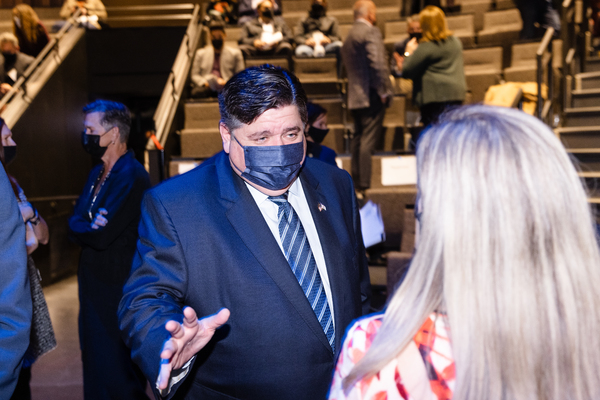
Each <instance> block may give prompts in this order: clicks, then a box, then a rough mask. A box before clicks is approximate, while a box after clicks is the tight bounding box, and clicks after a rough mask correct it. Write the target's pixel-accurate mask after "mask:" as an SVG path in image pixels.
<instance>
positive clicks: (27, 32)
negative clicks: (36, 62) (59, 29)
mask: <svg viewBox="0 0 600 400" xmlns="http://www.w3.org/2000/svg"><path fill="white" fill-rule="evenodd" d="M12 16H13V33H14V34H15V36H16V37H17V39H19V48H20V50H21V52H22V53H25V54H27V55H30V56H32V57H37V55H38V54H40V52H41V51H42V50H43V49H44V47H46V45H47V44H48V42H49V41H50V38H49V37H48V31H46V27H45V26H44V24H42V23H41V21H40V19H39V18H38V16H37V14H36V13H35V11H34V10H33V8H31V6H29V5H27V4H19V5H17V6H16V7H15V8H13V9H12Z"/></svg>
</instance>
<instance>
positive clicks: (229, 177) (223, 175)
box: [217, 153, 331, 351]
mask: <svg viewBox="0 0 600 400" xmlns="http://www.w3.org/2000/svg"><path fill="white" fill-rule="evenodd" d="M223 154H224V157H222V159H221V160H219V161H218V162H219V165H218V167H217V174H218V175H219V184H220V185H221V197H222V198H224V199H226V200H229V201H231V207H230V208H229V209H228V210H227V212H226V216H227V219H228V220H229V222H230V223H231V225H232V226H233V228H234V229H235V231H236V232H237V233H238V235H239V236H240V238H241V240H242V242H243V243H244V245H245V246H246V247H247V248H248V249H249V250H250V251H251V252H252V254H253V255H254V257H255V258H256V260H257V261H258V263H259V264H260V265H261V266H262V268H264V270H265V271H266V272H267V274H268V275H269V276H270V277H271V279H273V281H274V282H275V284H276V285H277V286H278V287H279V288H280V289H281V291H282V293H283V294H284V296H285V297H286V298H287V299H288V300H289V301H290V303H291V304H292V305H293V306H294V308H295V309H296V311H297V312H298V313H299V314H300V316H301V317H302V319H303V320H304V321H305V322H306V324H307V325H308V326H309V327H310V329H311V330H312V331H313V333H314V334H315V336H317V338H318V339H319V340H320V341H321V342H322V343H323V345H324V346H326V348H327V349H329V351H331V347H330V346H329V342H328V341H327V336H325V333H324V332H323V328H322V327H321V324H320V323H319V320H318V319H317V317H316V315H315V313H314V311H313V309H312V307H311V306H310V303H309V302H308V300H307V298H306V295H305V294H304V292H303V291H302V288H301V287H300V285H299V284H298V280H297V279H296V277H295V276H294V274H293V273H292V270H291V268H290V267H289V264H288V262H287V260H286V259H285V256H284V255H283V253H282V252H281V249H280V248H279V245H278V244H277V241H276V240H275V238H274V237H273V234H272V233H271V230H270V229H269V227H268V225H267V223H266V221H265V219H264V217H263V216H262V213H261V212H260V210H259V208H258V206H257V205H256V202H255V201H254V198H253V197H252V195H251V194H250V192H249V191H248V188H247V187H246V185H245V183H244V181H243V180H242V179H241V178H240V177H239V176H238V175H237V174H235V172H233V170H232V168H231V166H230V165H229V157H228V156H227V155H226V154H225V153H223Z"/></svg>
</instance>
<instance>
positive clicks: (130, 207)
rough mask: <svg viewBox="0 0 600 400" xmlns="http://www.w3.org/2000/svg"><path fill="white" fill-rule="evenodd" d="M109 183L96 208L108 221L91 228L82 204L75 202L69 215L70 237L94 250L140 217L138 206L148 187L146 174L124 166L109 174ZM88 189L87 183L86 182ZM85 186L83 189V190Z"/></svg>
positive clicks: (116, 236)
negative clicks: (73, 210) (98, 226)
mask: <svg viewBox="0 0 600 400" xmlns="http://www.w3.org/2000/svg"><path fill="white" fill-rule="evenodd" d="M110 179H112V181H111V182H110V183H111V185H110V187H109V188H107V194H106V197H105V198H103V199H100V200H99V202H98V207H99V208H105V209H106V210H107V211H108V214H107V215H105V217H106V219H107V220H108V223H107V224H106V226H101V227H100V228H98V229H92V224H91V221H90V220H89V217H88V215H87V207H86V205H83V204H79V203H78V204H77V205H76V206H75V213H74V214H73V215H72V216H71V218H69V231H70V233H71V237H72V238H73V239H74V240H75V241H76V242H77V243H78V244H80V245H83V246H89V247H91V248H93V249H96V250H106V249H107V248H108V246H110V244H111V243H113V242H114V241H115V240H116V239H117V238H118V237H119V236H120V235H121V234H122V233H123V231H124V230H125V229H127V227H128V226H129V224H130V223H131V222H132V221H134V220H135V219H137V218H139V207H140V203H141V201H142V196H143V194H144V191H145V190H147V189H148V188H149V187H150V181H149V178H148V176H147V175H142V174H135V173H134V171H133V169H127V170H123V171H121V172H119V174H118V175H117V174H113V176H111V178H110ZM86 189H87V185H86ZM86 189H84V190H86Z"/></svg>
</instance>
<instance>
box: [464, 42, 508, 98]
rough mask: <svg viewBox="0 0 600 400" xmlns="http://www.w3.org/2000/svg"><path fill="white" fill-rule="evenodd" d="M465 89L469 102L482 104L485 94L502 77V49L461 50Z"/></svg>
mask: <svg viewBox="0 0 600 400" xmlns="http://www.w3.org/2000/svg"><path fill="white" fill-rule="evenodd" d="M463 59H464V63H465V78H466V81H467V89H468V90H469V91H470V92H471V102H473V103H479V102H482V101H483V99H484V97H485V92H486V91H487V89H488V88H489V87H490V86H492V85H497V84H498V83H500V79H501V77H502V47H484V48H480V49H469V50H463Z"/></svg>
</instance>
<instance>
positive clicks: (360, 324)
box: [345, 313, 383, 363]
mask: <svg viewBox="0 0 600 400" xmlns="http://www.w3.org/2000/svg"><path fill="white" fill-rule="evenodd" d="M382 322H383V314H382V313H380V314H370V315H367V316H365V317H362V318H359V319H357V320H356V321H354V322H353V323H352V324H351V325H350V327H349V328H348V331H347V332H346V338H347V340H346V344H345V347H346V349H352V350H353V355H354V356H355V357H361V358H362V355H364V353H365V352H366V351H367V350H368V349H369V347H370V346H371V343H372V342H373V339H375V336H376V335H377V332H378V331H379V328H380V327H381V324H382ZM353 361H354V362H355V363H356V362H358V361H359V360H353Z"/></svg>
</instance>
